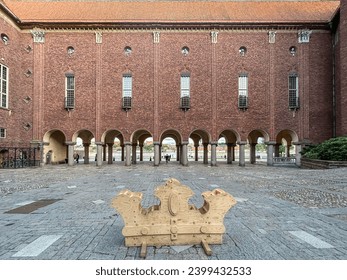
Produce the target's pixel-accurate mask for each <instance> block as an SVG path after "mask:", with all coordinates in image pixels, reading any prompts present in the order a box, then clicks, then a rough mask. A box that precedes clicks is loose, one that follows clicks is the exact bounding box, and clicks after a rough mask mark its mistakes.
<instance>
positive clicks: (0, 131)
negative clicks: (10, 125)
mask: <svg viewBox="0 0 347 280" xmlns="http://www.w3.org/2000/svg"><path fill="white" fill-rule="evenodd" d="M0 138H2V139H4V138H6V128H3V127H0Z"/></svg>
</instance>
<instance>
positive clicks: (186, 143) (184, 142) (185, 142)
mask: <svg viewBox="0 0 347 280" xmlns="http://www.w3.org/2000/svg"><path fill="white" fill-rule="evenodd" d="M188 144H189V141H182V143H181V145H188Z"/></svg>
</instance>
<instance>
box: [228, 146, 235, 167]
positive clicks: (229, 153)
mask: <svg viewBox="0 0 347 280" xmlns="http://www.w3.org/2000/svg"><path fill="white" fill-rule="evenodd" d="M234 147H235V145H234V144H231V143H227V164H232V163H233V150H234Z"/></svg>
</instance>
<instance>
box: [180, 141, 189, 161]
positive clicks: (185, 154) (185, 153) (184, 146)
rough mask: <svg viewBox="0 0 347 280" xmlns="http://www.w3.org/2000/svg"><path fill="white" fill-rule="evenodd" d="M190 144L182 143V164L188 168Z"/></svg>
mask: <svg viewBox="0 0 347 280" xmlns="http://www.w3.org/2000/svg"><path fill="white" fill-rule="evenodd" d="M187 145H188V142H182V154H181V158H182V160H181V163H182V165H183V166H188V149H187Z"/></svg>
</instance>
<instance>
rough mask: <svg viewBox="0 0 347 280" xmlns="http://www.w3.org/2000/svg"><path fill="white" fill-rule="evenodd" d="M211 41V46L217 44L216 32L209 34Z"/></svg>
mask: <svg viewBox="0 0 347 280" xmlns="http://www.w3.org/2000/svg"><path fill="white" fill-rule="evenodd" d="M211 39H212V44H217V39H218V31H212V32H211Z"/></svg>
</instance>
